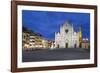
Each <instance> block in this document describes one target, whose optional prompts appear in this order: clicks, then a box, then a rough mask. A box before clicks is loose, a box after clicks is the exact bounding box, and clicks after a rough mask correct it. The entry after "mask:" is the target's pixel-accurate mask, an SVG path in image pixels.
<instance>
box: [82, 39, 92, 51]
mask: <svg viewBox="0 0 100 73" xmlns="http://www.w3.org/2000/svg"><path fill="white" fill-rule="evenodd" d="M82 48H84V49H89V48H90V42H89V40H88V38H83V39H82Z"/></svg>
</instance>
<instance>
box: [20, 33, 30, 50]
mask: <svg viewBox="0 0 100 73" xmlns="http://www.w3.org/2000/svg"><path fill="white" fill-rule="evenodd" d="M29 39H30V34H29V32H26V31H25V32H22V48H24V49H26V48H28V47H29V43H30V41H29Z"/></svg>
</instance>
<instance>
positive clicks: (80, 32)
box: [79, 26, 82, 48]
mask: <svg viewBox="0 0 100 73" xmlns="http://www.w3.org/2000/svg"><path fill="white" fill-rule="evenodd" d="M79 47H80V48H81V47H82V26H81V27H80V28H79Z"/></svg>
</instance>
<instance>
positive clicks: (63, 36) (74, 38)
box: [55, 22, 82, 48]
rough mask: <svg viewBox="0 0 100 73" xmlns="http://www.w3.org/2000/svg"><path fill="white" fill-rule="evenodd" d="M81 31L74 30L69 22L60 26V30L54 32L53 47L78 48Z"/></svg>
mask: <svg viewBox="0 0 100 73" xmlns="http://www.w3.org/2000/svg"><path fill="white" fill-rule="evenodd" d="M81 40H82V31H81V29H80V30H79V31H78V32H75V31H74V27H73V24H70V23H69V22H66V23H64V24H63V25H62V26H60V32H55V48H79V47H80V46H81Z"/></svg>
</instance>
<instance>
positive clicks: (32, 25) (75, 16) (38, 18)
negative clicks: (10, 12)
mask: <svg viewBox="0 0 100 73" xmlns="http://www.w3.org/2000/svg"><path fill="white" fill-rule="evenodd" d="M66 21H69V22H70V23H72V24H73V26H74V30H75V31H78V29H79V27H80V26H81V27H82V38H88V39H90V14H89V13H75V12H52V11H33V10H23V11H22V26H24V27H26V28H28V29H30V30H32V31H34V32H37V33H40V34H41V35H42V36H43V37H44V38H46V39H48V40H54V37H55V34H54V32H58V31H59V28H60V26H61V25H62V24H63V23H65V22H66Z"/></svg>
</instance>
